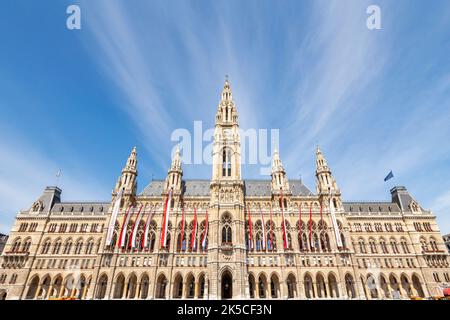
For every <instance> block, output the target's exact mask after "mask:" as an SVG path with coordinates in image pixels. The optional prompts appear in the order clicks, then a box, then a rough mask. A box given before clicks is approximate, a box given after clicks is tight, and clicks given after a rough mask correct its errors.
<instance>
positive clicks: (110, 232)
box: [105, 189, 123, 246]
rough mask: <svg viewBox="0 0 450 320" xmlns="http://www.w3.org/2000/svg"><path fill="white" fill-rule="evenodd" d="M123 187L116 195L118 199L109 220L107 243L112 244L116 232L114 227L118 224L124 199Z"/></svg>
mask: <svg viewBox="0 0 450 320" xmlns="http://www.w3.org/2000/svg"><path fill="white" fill-rule="evenodd" d="M122 194H123V189H121V190H120V191H119V192H118V193H117V196H116V201H114V206H113V210H112V213H111V219H110V220H109V226H108V233H107V234H106V242H105V245H107V246H109V245H111V241H112V236H113V234H114V228H115V226H116V220H117V216H118V215H119V211H120V202H121V201H122Z"/></svg>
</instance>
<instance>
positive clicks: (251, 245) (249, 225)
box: [247, 207, 253, 250]
mask: <svg viewBox="0 0 450 320" xmlns="http://www.w3.org/2000/svg"><path fill="white" fill-rule="evenodd" d="M247 213H248V228H249V233H250V234H249V235H248V240H249V241H250V246H249V247H250V250H253V225H252V216H251V213H250V208H249V207H247Z"/></svg>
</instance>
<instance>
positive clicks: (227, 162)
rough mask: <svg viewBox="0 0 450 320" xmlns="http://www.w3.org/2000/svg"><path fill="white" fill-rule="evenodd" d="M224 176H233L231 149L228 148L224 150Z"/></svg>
mask: <svg viewBox="0 0 450 320" xmlns="http://www.w3.org/2000/svg"><path fill="white" fill-rule="evenodd" d="M222 176H224V177H231V150H230V149H226V148H224V149H223V152H222Z"/></svg>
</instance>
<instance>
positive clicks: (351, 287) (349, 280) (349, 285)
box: [345, 273, 356, 299]
mask: <svg viewBox="0 0 450 320" xmlns="http://www.w3.org/2000/svg"><path fill="white" fill-rule="evenodd" d="M345 289H346V290H347V296H348V297H349V298H350V299H355V298H356V289H355V280H354V279H353V276H352V275H351V274H350V273H347V274H346V275H345Z"/></svg>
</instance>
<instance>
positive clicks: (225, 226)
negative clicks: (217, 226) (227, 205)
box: [221, 212, 233, 244]
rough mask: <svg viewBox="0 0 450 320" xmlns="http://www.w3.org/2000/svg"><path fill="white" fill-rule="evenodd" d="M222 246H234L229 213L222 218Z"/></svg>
mask: <svg viewBox="0 0 450 320" xmlns="http://www.w3.org/2000/svg"><path fill="white" fill-rule="evenodd" d="M221 222H222V244H232V243H233V238H232V231H231V222H232V220H231V216H230V214H229V213H228V212H227V213H225V214H224V215H223V216H222V221H221Z"/></svg>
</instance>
